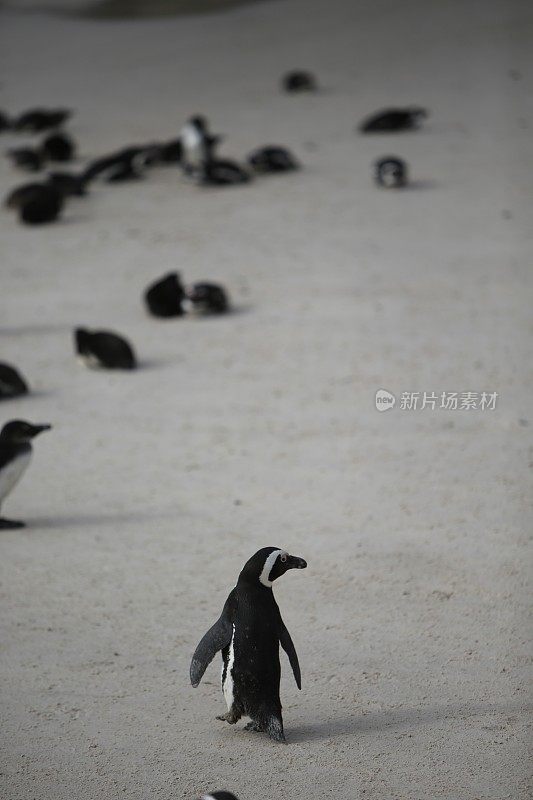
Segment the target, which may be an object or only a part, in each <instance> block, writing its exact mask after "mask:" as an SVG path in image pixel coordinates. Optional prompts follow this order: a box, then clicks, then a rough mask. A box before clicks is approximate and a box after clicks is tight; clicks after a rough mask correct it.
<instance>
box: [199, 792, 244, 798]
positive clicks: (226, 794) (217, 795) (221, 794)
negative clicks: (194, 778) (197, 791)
mask: <svg viewBox="0 0 533 800" xmlns="http://www.w3.org/2000/svg"><path fill="white" fill-rule="evenodd" d="M200 800H237V798H236V797H235V795H234V794H232V793H231V792H226V791H224V790H221V791H218V792H211V794H203V795H202V796H201V798H200Z"/></svg>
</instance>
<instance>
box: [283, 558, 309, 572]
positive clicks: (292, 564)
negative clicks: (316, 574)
mask: <svg viewBox="0 0 533 800" xmlns="http://www.w3.org/2000/svg"><path fill="white" fill-rule="evenodd" d="M306 567H307V561H304V560H303V558H299V557H298V556H289V557H288V559H287V569H305V568H306Z"/></svg>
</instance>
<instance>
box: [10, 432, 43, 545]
mask: <svg viewBox="0 0 533 800" xmlns="http://www.w3.org/2000/svg"><path fill="white" fill-rule="evenodd" d="M51 427H52V426H51V425H32V424H31V423H30V422H24V421H23V420H20V419H14V420H12V421H11V422H7V423H6V424H5V425H4V427H3V428H2V430H1V431H0V508H1V506H2V503H3V501H4V500H5V498H6V497H7V496H8V494H9V493H10V492H11V490H12V489H13V488H14V487H15V486H16V484H17V483H18V482H19V480H20V479H21V478H22V476H23V475H24V473H25V472H26V469H27V467H28V464H29V463H30V459H31V454H32V446H31V444H30V442H31V440H32V439H33V438H34V437H35V436H38V434H39V433H42V431H48V430H50V428H51ZM23 527H24V523H23V522H15V521H13V520H10V519H2V517H0V529H6V528H23Z"/></svg>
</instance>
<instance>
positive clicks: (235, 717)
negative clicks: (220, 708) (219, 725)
mask: <svg viewBox="0 0 533 800" xmlns="http://www.w3.org/2000/svg"><path fill="white" fill-rule="evenodd" d="M240 718H241V715H240V714H236V713H235V712H234V711H228V712H227V713H226V714H221V715H220V716H218V717H217V719H219V720H220V721H221V722H229V724H230V725H235V723H236V722H238V721H239V720H240Z"/></svg>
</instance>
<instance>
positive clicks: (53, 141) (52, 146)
mask: <svg viewBox="0 0 533 800" xmlns="http://www.w3.org/2000/svg"><path fill="white" fill-rule="evenodd" d="M75 150H76V147H75V144H74V142H73V140H72V139H71V138H70V136H66V134H64V133H52V134H51V135H50V136H47V137H46V139H45V140H44V141H43V142H42V144H41V153H42V154H43V156H44V158H46V159H48V160H49V161H72V159H73V158H74V153H75Z"/></svg>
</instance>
